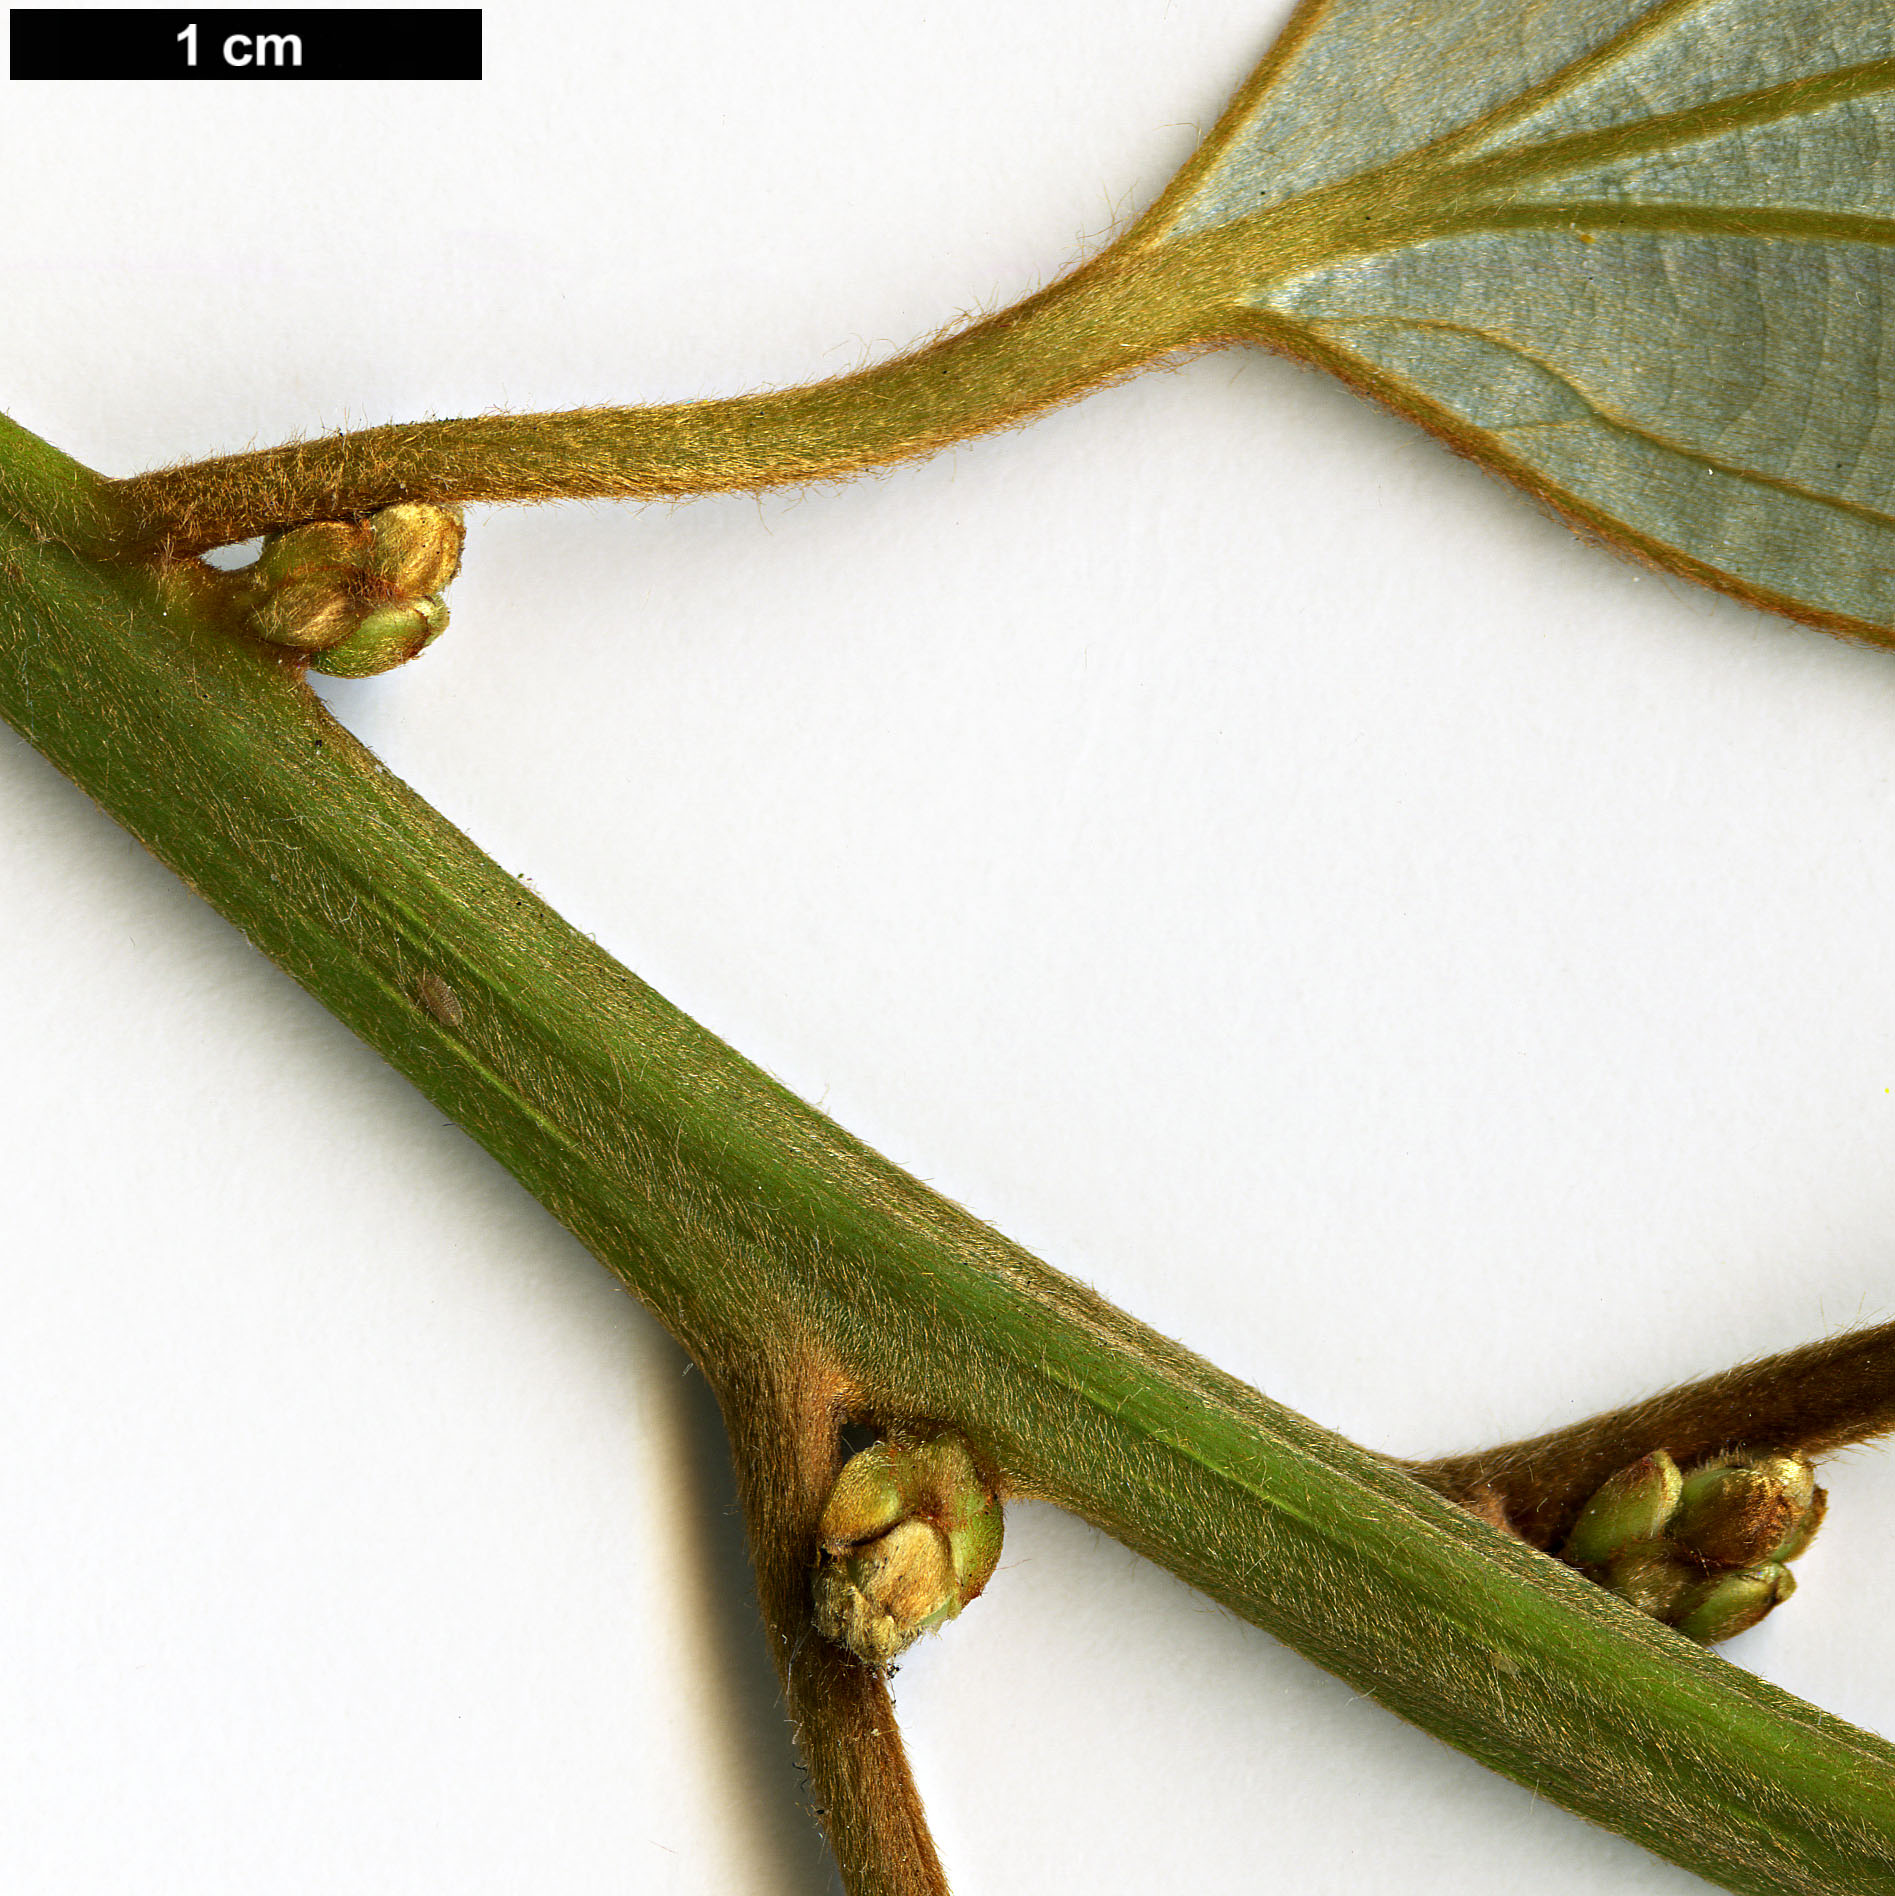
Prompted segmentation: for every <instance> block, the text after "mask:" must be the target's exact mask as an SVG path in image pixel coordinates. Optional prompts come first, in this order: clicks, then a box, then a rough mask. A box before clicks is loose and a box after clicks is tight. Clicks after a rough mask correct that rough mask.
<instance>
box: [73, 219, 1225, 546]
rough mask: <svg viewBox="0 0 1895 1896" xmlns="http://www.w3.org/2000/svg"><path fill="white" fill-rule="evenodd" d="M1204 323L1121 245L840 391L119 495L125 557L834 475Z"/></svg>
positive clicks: (614, 413) (273, 462)
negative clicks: (394, 513)
mask: <svg viewBox="0 0 1895 1896" xmlns="http://www.w3.org/2000/svg"><path fill="white" fill-rule="evenodd" d="M1199 328H1200V317H1199V312H1198V311H1197V309H1196V307H1195V305H1194V303H1193V301H1192V299H1191V298H1190V297H1189V296H1188V295H1187V294H1186V293H1185V288H1184V278H1183V277H1182V276H1181V274H1180V273H1179V271H1178V270H1177V269H1176V267H1175V265H1174V263H1173V262H1172V260H1170V259H1157V258H1151V257H1141V256H1132V255H1129V254H1126V253H1124V252H1120V251H1108V252H1106V253H1105V254H1104V255H1102V256H1100V257H1097V258H1095V259H1094V260H1093V261H1092V262H1091V263H1089V264H1086V265H1084V266H1083V267H1081V268H1080V269H1078V270H1076V271H1074V272H1073V273H1072V274H1070V275H1068V276H1066V277H1063V278H1061V279H1060V280H1059V281H1058V282H1056V283H1053V284H1051V285H1049V286H1048V287H1047V288H1046V289H1044V290H1042V291H1040V292H1039V294H1038V295H1035V296H1030V297H1028V298H1027V299H1026V300H1025V301H1024V302H1021V303H1018V304H1015V305H1014V306H1013V307H1012V308H1010V309H1007V310H1003V311H1001V312H1000V313H999V314H997V315H995V316H991V317H989V318H987V319H986V320H985V321H984V322H979V323H975V324H974V325H972V326H971V327H970V328H967V329H963V330H959V331H957V332H954V333H951V334H948V335H946V336H943V337H941V338H940V339H939V340H937V341H935V342H934V343H932V344H930V345H928V346H926V347H923V348H921V349H918V350H915V351H913V352H911V353H909V354H906V355H903V356H899V357H897V358H895V359H894V360H892V361H889V362H884V363H880V364H877V365H876V366H874V367H872V368H868V369H864V370H862V371H861V372H860V373H859V374H855V375H847V376H842V377H839V378H837V379H836V380H834V381H828V382H818V383H814V384H811V385H809V386H806V387H802V388H792V389H784V390H780V391H772V392H766V393H762V394H755V395H743V396H737V397H734V398H732V399H730V400H726V401H704V402H682V403H677V404H674V405H671V406H663V407H652V408H587V409H577V410H574V411H572V412H570V413H567V414H551V415H489V416H482V417H478V418H474V419H468V420H460V421H432V422H413V423H404V424H399V425H394V426H390V427H383V428H365V429H361V430H359V431H356V432H354V433H349V434H337V435H328V436H324V437H322V438H320V439H318V440H314V441H304V442H293V443H291V444H289V445H288V446H286V447H280V448H271V449H266V450H263V451H261V452H258V453H252V454H235V455H230V456H228V457H225V458H222V459H219V460H213V461H201V462H197V463H194V464H192V465H189V466H185V467H176V468H166V469H161V470H160V471H158V472H156V473H151V474H142V475H138V476H135V477H134V478H132V479H130V480H125V481H117V482H113V483H111V487H110V493H109V495H108V496H107V505H108V506H109V508H110V509H111V511H112V514H113V516H114V519H115V523H116V524H115V528H114V533H115V539H114V546H115V550H117V551H119V552H121V553H138V552H165V553H169V554H172V555H179V554H191V553H201V552H203V551H205V550H206V549H207V548H210V547H214V546H219V545H223V544H225V543H227V542H229V541H233V540H241V539H245V538H247V537H248V536H250V535H252V534H256V533H265V532H270V531H273V530H275V529H278V528H282V527H288V526H294V525H296V524H298V523H299V522H302V521H306V520H332V519H341V518H345V517H348V516H352V515H357V514H365V513H368V512H370V511H372V510H373V509H375V508H378V507H385V506H388V505H390V504H391V503H393V502H395V501H400V500H427V501H436V502H462V501H506V500H515V501H537V500H554V499H561V498H578V497H593V498H600V497H616V498H622V499H631V500H664V499H677V498H680V497H683V496H687V495H692V494H718V493H729V492H732V491H749V490H751V489H758V488H765V487H776V486H783V485H786V484H790V483H798V482H807V481H822V480H834V479H837V478H840V477H842V476H846V475H850V474H856V473H861V472H863V471H864V470H866V469H869V468H875V467H884V466H887V465H888V464H889V463H890V462H893V461H899V460H904V459H907V458H909V457H911V456H914V455H921V454H930V453H933V452H934V451H936V450H937V449H940V448H943V447H946V446H948V445H949V444H950V443H952V442H955V441H961V440H965V439H966V438H967V437H969V436H970V435H975V434H980V433H984V432H986V431H988V430H990V429H994V428H1001V427H1005V426H1007V425H1008V424H1010V423H1012V422H1017V421H1022V420H1024V419H1026V418H1027V417H1028V416H1030V415H1033V414H1037V413H1038V412H1040V411H1041V410H1043V409H1046V408H1049V407H1052V406H1054V405H1055V404H1057V403H1059V402H1063V401H1067V400H1070V399H1071V398H1072V397H1074V396H1076V395H1080V394H1083V393H1084V392H1085V391H1087V390H1088V389H1092V388H1096V387H1098V386H1099V385H1100V384H1101V383H1104V382H1109V381H1111V380H1113V379H1115V378H1116V377H1118V376H1122V375H1126V374H1129V373H1130V372H1131V371H1133V370H1135V369H1138V368H1141V367H1143V366H1144V365H1145V364H1147V363H1149V362H1151V361H1153V360H1155V359H1156V358H1157V357H1159V356H1162V355H1165V354H1168V353H1170V352H1172V351H1174V350H1176V349H1179V348H1182V347H1185V346H1187V345H1189V344H1190V343H1192V342H1194V341H1196V340H1198V339H1199Z"/></svg>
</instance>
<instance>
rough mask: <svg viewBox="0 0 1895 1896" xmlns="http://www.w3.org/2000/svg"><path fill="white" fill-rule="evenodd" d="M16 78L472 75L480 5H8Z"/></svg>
mask: <svg viewBox="0 0 1895 1896" xmlns="http://www.w3.org/2000/svg"><path fill="white" fill-rule="evenodd" d="M9 39H10V41H11V47H12V59H13V74H12V76H13V77H14V78H15V79H478V78H479V77H480V9H479V8H478V7H456V8H453V9H451V10H448V11H445V12H440V13H429V12H423V11H422V10H421V9H419V8H415V7H395V8H389V9H386V10H382V11H378V10H376V9H373V8H366V7H350V8H346V9H341V10H338V11H336V12H333V13H324V12H318V11H316V10H314V9H311V8H307V7H297V8H293V9H292V8H273V9H270V10H267V11H262V12H242V11H238V10H235V9H230V8H224V9H220V10H219V11H217V12H214V13H186V12H173V11H169V10H167V11H165V12H162V13H147V12H144V11H141V10H139V9H136V8H132V7H111V8H107V9H105V10H103V11H100V12H82V11H79V10H78V9H75V8H62V7H15V8H13V10H12V13H11V15H10V19H9Z"/></svg>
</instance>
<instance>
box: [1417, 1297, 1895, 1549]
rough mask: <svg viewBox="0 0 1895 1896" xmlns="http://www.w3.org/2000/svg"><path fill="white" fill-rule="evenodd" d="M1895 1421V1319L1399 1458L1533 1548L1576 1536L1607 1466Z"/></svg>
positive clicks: (1876, 1427) (1871, 1428)
mask: <svg viewBox="0 0 1895 1896" xmlns="http://www.w3.org/2000/svg"><path fill="white" fill-rule="evenodd" d="M1890 1429H1895V1323H1884V1324H1880V1325H1878V1326H1876V1327H1875V1328H1874V1329H1869V1330H1854V1331H1850V1332H1847V1333H1846V1334H1844V1335H1842V1336H1837V1337H1830V1338H1828V1339H1827V1340H1826V1341H1824V1342H1821V1343H1807V1344H1805V1345H1804V1346H1803V1347H1802V1348H1801V1349H1794V1350H1785V1351H1784V1352H1783V1353H1782V1354H1781V1355H1778V1356H1766V1357H1764V1358H1763V1360H1762V1361H1761V1362H1755V1363H1742V1364H1739V1365H1738V1366H1737V1368H1735V1369H1727V1370H1725V1371H1724V1372H1723V1374H1721V1375H1718V1376H1710V1377H1707V1378H1706V1379H1705V1380H1704V1381H1702V1382H1695V1383H1686V1384H1684V1385H1683V1386H1682V1387H1681V1388H1678V1389H1671V1390H1667V1391H1666V1392H1665V1393H1664V1394H1662V1395H1657V1396H1651V1397H1648V1398H1647V1399H1646V1400H1645V1401H1643V1402H1637V1403H1633V1404H1632V1405H1631V1406H1630V1407H1628V1408H1624V1409H1614V1410H1612V1411H1610V1412H1609V1413H1607V1414H1604V1415H1595V1416H1593V1417H1591V1418H1590V1419H1589V1420H1587V1421H1584V1422H1576V1423H1574V1424H1573V1425H1572V1426H1571V1427H1570V1428H1564V1429H1554V1430H1553V1431H1551V1432H1550V1433H1549V1434H1546V1435H1536V1436H1533V1437H1532V1438H1531V1439H1529V1440H1527V1441H1523V1442H1507V1443H1504V1444H1503V1445H1502V1446H1500V1447H1498V1448H1489V1449H1482V1450H1479V1451H1477V1452H1476V1453H1474V1454H1471V1455H1452V1456H1448V1457H1446V1458H1445V1459H1443V1460H1440V1461H1429V1462H1402V1463H1400V1464H1398V1465H1399V1466H1400V1467H1402V1468H1403V1469H1405V1470H1406V1471H1407V1473H1409V1474H1410V1475H1412V1476H1413V1477H1414V1478H1415V1479H1416V1480H1417V1481H1419V1482H1421V1483H1422V1484H1423V1485H1424V1486H1425V1487H1429V1488H1432V1489H1433V1490H1434V1491H1435V1492H1436V1493H1437V1494H1441V1495H1445V1496H1446V1497H1447V1498H1448V1499H1449V1500H1451V1501H1458V1502H1459V1503H1460V1504H1461V1505H1462V1506H1463V1507H1467V1508H1471V1509H1472V1510H1473V1511H1474V1512H1475V1513H1477V1514H1481V1515H1483V1516H1485V1517H1486V1518H1487V1519H1489V1520H1492V1521H1494V1522H1495V1523H1496V1524H1498V1525H1504V1526H1506V1527H1509V1528H1511V1529H1512V1530H1513V1532H1515V1533H1516V1534H1518V1535H1519V1536H1520V1537H1521V1538H1522V1539H1523V1540H1525V1541H1527V1542H1529V1543H1530V1544H1531V1545H1533V1546H1535V1547H1542V1548H1553V1547H1557V1546H1558V1545H1559V1544H1560V1542H1562V1541H1563V1540H1564V1539H1565V1538H1566V1534H1567V1531H1568V1529H1569V1528H1570V1527H1571V1526H1572V1524H1573V1520H1574V1517H1575V1516H1576V1515H1577V1514H1578V1512H1579V1510H1580V1508H1581V1507H1582V1506H1584V1504H1585V1502H1586V1501H1587V1499H1588V1498H1589V1497H1590V1496H1591V1495H1592V1494H1593V1492H1594V1491H1595V1490H1596V1489H1597V1488H1598V1487H1599V1485H1600V1483H1601V1482H1603V1481H1604V1480H1605V1479H1606V1478H1607V1477H1608V1476H1609V1475H1613V1474H1616V1473H1617V1472H1618V1471H1619V1470H1620V1469H1621V1468H1625V1467H1628V1466H1629V1465H1630V1464H1631V1463H1633V1462H1635V1461H1637V1460H1638V1458H1639V1457H1640V1456H1641V1455H1646V1454H1649V1453H1650V1452H1651V1451H1652V1450H1653V1449H1655V1448H1663V1449H1668V1450H1669V1451H1670V1453H1671V1455H1672V1456H1673V1458H1674V1459H1675V1460H1677V1461H1679V1462H1681V1463H1684V1464H1686V1465H1687V1466H1688V1465H1689V1464H1690V1463H1692V1462H1694V1461H1702V1460H1704V1459H1705V1458H1706V1457H1708V1456H1711V1455H1715V1454H1717V1453H1719V1452H1720V1451H1721V1450H1723V1449H1727V1448H1735V1447H1739V1446H1742V1447H1745V1448H1750V1449H1755V1450H1767V1451H1770V1452H1773V1453H1784V1454H1798V1455H1807V1456H1809V1457H1810V1458H1811V1459H1815V1458H1816V1457H1818V1456H1822V1455H1827V1454H1831V1453H1833V1452H1834V1451H1835V1450H1837V1449H1839V1448H1846V1447H1848V1446H1849V1445H1850V1444H1851V1443H1852V1442H1862V1441H1867V1440H1868V1439H1869V1438H1870V1437H1871V1436H1874V1435H1881V1434H1884V1433H1886V1432H1887V1431H1889V1430H1890Z"/></svg>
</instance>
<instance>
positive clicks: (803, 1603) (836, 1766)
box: [711, 1359, 948, 1896]
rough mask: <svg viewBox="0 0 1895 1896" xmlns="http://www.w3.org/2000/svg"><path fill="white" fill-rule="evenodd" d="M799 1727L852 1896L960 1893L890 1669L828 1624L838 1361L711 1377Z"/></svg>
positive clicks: (841, 1399)
mask: <svg viewBox="0 0 1895 1896" xmlns="http://www.w3.org/2000/svg"><path fill="white" fill-rule="evenodd" d="M711 1373H712V1376H713V1380H714V1383H715V1386H716V1388H717V1391H718V1399H719V1401H720V1402H721V1404H722V1405H723V1411H724V1420H725V1423H726V1425H727V1426H728V1428H729V1431H730V1443H731V1454H732V1456H733V1458H734V1460H735V1462H736V1468H737V1487H738V1492H739V1495H740V1496H741V1498H742V1501H743V1508H744V1516H745V1520H746V1522H747V1524H748V1526H749V1530H750V1547H751V1554H752V1558H753V1560H754V1562H755V1566H756V1575H757V1602H758V1605H759V1606H760V1607H761V1608H762V1611H763V1623H764V1627H765V1630H766V1632H767V1635H768V1638H769V1642H770V1656H771V1658H772V1659H773V1660H774V1661H775V1664H776V1670H777V1677H778V1679H779V1680H780V1681H781V1682H782V1686H783V1697H784V1701H785V1704H786V1707H787V1709H788V1712H789V1718H790V1724H791V1727H792V1729H793V1730H794V1731H795V1733H796V1738H797V1743H798V1744H799V1745H800V1746H801V1748H802V1753H803V1757H804V1761H805V1763H806V1764H807V1766H808V1769H809V1777H810V1786H811V1789H812V1791H813V1792H814V1794H815V1801H816V1806H817V1809H818V1811H819V1813H820V1815H821V1817H822V1820H823V1823H824V1825H825V1827H826V1828H827V1830H828V1833H829V1840H830V1843H831V1845H832V1847H833V1848H834V1850H835V1853H836V1860H837V1862H838V1863H839V1864H840V1866H841V1869H842V1880H843V1883H844V1886H845V1887H846V1888H847V1890H848V1892H849V1896H948V1883H947V1876H946V1874H945V1873H944V1871H943V1870H942V1868H941V1860H940V1858H939V1857H938V1856H937V1855H936V1854H935V1849H934V1840H933V1839H932V1838H931V1837H930V1836H929V1834H928V1820H927V1815H926V1812H925V1811H924V1810H923V1809H922V1804H921V1795H920V1793H919V1792H918V1791H917V1790H916V1788H915V1781H914V1777H913V1774H912V1773H911V1772H910V1770H909V1768H908V1757H907V1753H906V1752H905V1751H904V1749H903V1747H902V1742H901V1733H900V1730H899V1729H898V1728H897V1726H896V1723H895V1708H894V1705H893V1703H892V1702H891V1701H890V1698H889V1695H888V1686H887V1683H886V1682H885V1680H884V1679H883V1676H882V1674H881V1673H880V1672H879V1671H878V1670H876V1669H875V1668H874V1667H872V1666H865V1665H863V1664H862V1663H861V1661H860V1660H857V1659H854V1658H852V1657H850V1655H849V1654H847V1653H845V1652H844V1651H843V1650H842V1649H841V1648H840V1647H839V1646H833V1645H831V1644H830V1643H829V1642H828V1641H827V1640H826V1639H824V1638H822V1637H821V1636H820V1635H819V1634H818V1633H817V1632H816V1630H815V1626H814V1623H813V1620H812V1616H811V1601H810V1579H811V1575H812V1574H813V1572H814V1570H815V1563H816V1524H817V1521H818V1519H819V1518H820V1516H821V1514H822V1508H823V1503H824V1502H825V1501H826V1500H827V1499H828V1497H829V1491H830V1489H831V1487H832V1486H833V1485H834V1483H835V1479H836V1475H837V1472H838V1471H839V1470H840V1468H841V1466H842V1425H843V1422H844V1421H845V1419H846V1416H847V1385H846V1383H845V1382H844V1379H843V1378H842V1376H841V1375H840V1374H839V1373H838V1372H836V1371H835V1370H834V1369H832V1368H830V1367H829V1366H828V1364H827V1363H826V1362H825V1361H822V1360H818V1359H801V1360H794V1361H789V1362H780V1361H754V1362H749V1363H745V1364H742V1365H740V1366H739V1367H737V1368H736V1369H734V1370H728V1371H713V1372H711Z"/></svg>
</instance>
